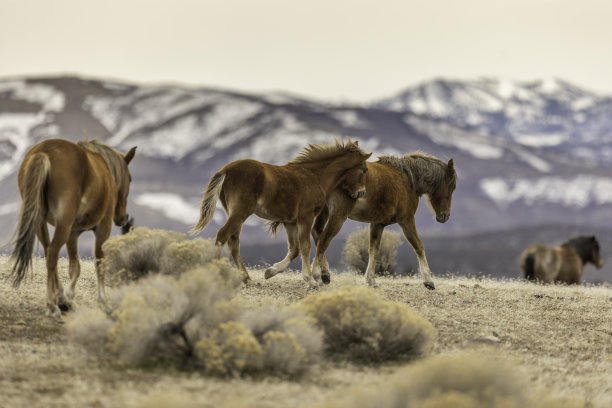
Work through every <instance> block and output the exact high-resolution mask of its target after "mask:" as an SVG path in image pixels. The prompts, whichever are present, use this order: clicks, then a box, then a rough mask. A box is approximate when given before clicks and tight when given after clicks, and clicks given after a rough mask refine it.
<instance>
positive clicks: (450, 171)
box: [446, 159, 455, 178]
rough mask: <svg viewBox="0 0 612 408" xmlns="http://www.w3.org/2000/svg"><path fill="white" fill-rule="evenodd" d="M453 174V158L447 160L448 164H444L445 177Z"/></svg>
mask: <svg viewBox="0 0 612 408" xmlns="http://www.w3.org/2000/svg"><path fill="white" fill-rule="evenodd" d="M454 174H455V162H454V161H453V159H450V160H449V161H448V165H447V166H446V175H447V177H449V178H450V177H453V175H454Z"/></svg>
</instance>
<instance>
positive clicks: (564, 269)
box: [555, 246, 584, 284]
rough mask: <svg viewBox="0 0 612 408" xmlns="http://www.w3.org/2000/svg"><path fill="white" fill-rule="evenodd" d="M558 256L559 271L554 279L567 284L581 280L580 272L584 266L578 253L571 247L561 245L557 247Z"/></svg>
mask: <svg viewBox="0 0 612 408" xmlns="http://www.w3.org/2000/svg"><path fill="white" fill-rule="evenodd" d="M559 256H560V266H559V273H558V274H557V276H556V278H555V281H558V282H564V283H567V284H573V283H577V284H579V283H580V282H581V281H582V272H583V269H584V268H583V264H582V260H581V259H580V256H579V255H578V253H577V252H576V251H575V250H574V248H572V247H569V246H562V247H561V248H559Z"/></svg>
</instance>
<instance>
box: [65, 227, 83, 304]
mask: <svg viewBox="0 0 612 408" xmlns="http://www.w3.org/2000/svg"><path fill="white" fill-rule="evenodd" d="M80 234H81V233H80V232H78V231H74V230H73V231H72V232H71V233H70V237H68V242H66V249H67V250H68V262H69V264H68V274H69V275H70V288H68V291H67V292H66V297H67V298H68V301H70V302H72V300H73V299H74V294H75V292H76V284H77V281H78V280H79V276H80V275H81V264H80V262H79V252H78V240H79V235H80Z"/></svg>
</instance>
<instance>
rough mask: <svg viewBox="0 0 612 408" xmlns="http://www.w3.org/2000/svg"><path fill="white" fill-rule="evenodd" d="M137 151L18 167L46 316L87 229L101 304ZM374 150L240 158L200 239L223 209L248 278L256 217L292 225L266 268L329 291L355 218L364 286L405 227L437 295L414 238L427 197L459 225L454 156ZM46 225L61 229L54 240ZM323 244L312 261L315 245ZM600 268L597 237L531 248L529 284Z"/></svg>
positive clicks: (205, 204)
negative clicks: (61, 266) (386, 236)
mask: <svg viewBox="0 0 612 408" xmlns="http://www.w3.org/2000/svg"><path fill="white" fill-rule="evenodd" d="M135 151H136V147H133V148H131V149H130V150H129V151H128V152H127V153H126V154H122V153H120V152H119V151H117V150H115V149H114V148H112V147H110V146H107V145H105V144H104V143H102V142H99V141H96V140H94V141H80V142H78V143H73V142H70V141H67V140H62V139H49V140H45V141H43V142H40V143H39V144H37V145H35V146H34V147H33V148H32V149H30V150H29V151H28V153H27V154H26V155H25V157H24V160H23V162H22V164H21V166H20V168H19V173H18V185H19V191H20V194H21V197H22V206H21V211H20V215H19V222H18V226H17V232H16V238H15V249H14V251H13V254H12V259H13V261H14V265H13V269H12V276H13V284H14V286H15V287H17V286H18V285H19V284H20V283H21V281H22V280H23V278H24V276H25V273H26V271H27V270H28V269H29V268H30V267H31V263H32V253H33V248H34V244H35V238H36V237H38V239H39V240H40V242H41V244H42V247H43V249H44V253H45V258H46V267H47V307H48V310H49V313H50V314H53V315H57V314H61V311H65V310H68V309H70V307H71V305H72V300H73V298H74V292H75V286H76V283H77V280H78V278H79V275H80V264H79V257H78V250H77V241H78V237H79V235H80V234H81V233H82V232H83V231H93V232H94V235H95V259H96V265H95V267H96V275H97V287H98V302H99V304H100V305H102V306H104V305H105V302H106V295H105V291H104V274H103V271H102V270H101V268H100V261H101V259H102V257H103V252H102V244H103V243H104V241H106V240H107V239H108V237H109V236H110V232H111V228H112V223H113V222H114V223H115V225H117V226H120V227H123V228H124V230H129V226H130V222H129V216H128V213H127V197H128V194H129V188H130V182H131V176H130V171H129V169H128V165H129V164H130V162H131V161H132V159H133V158H134V155H135ZM371 155H372V153H367V152H365V151H363V150H362V149H361V148H359V145H358V142H357V141H351V140H350V139H347V140H346V141H344V142H339V141H337V140H336V141H335V143H334V144H329V145H318V144H311V145H308V146H307V147H305V148H304V149H303V150H302V152H301V153H300V154H299V155H298V156H297V157H295V158H294V159H293V160H291V161H289V162H288V163H287V164H285V165H282V166H276V165H271V164H267V163H262V162H259V161H256V160H237V161H234V162H231V163H229V164H227V165H226V166H224V167H223V168H222V169H221V170H219V171H218V172H217V173H216V174H215V175H214V176H213V177H212V179H211V180H210V182H209V184H208V186H207V188H206V191H205V192H204V197H203V199H202V205H201V210H200V219H199V221H198V223H197V224H196V225H195V226H194V227H193V229H192V231H191V232H192V233H194V234H195V233H197V232H199V231H201V230H202V229H204V228H205V227H206V226H207V224H208V223H209V222H210V220H211V219H212V217H213V214H214V211H215V208H216V204H217V201H220V202H221V205H222V206H223V208H224V210H225V212H226V213H227V220H226V222H225V224H224V225H223V227H221V228H220V229H219V231H218V232H217V236H216V240H215V243H216V244H217V246H218V247H219V248H221V247H222V246H223V245H225V244H227V245H228V246H229V248H230V251H231V255H232V258H233V259H234V262H235V264H236V266H237V268H238V269H240V270H241V272H242V276H243V281H244V282H248V281H249V280H250V277H249V274H248V272H247V269H246V267H245V266H244V263H243V261H242V258H241V256H240V231H241V228H242V224H243V223H244V222H245V220H246V219H247V217H249V216H250V215H251V214H255V215H257V216H259V217H261V218H264V219H266V220H268V221H269V222H268V228H269V231H270V233H271V234H275V233H276V232H277V231H278V229H279V228H280V227H281V226H283V227H284V228H285V231H286V233H287V242H288V251H287V255H286V256H285V258H284V259H283V260H281V261H280V262H277V263H275V264H274V265H272V266H271V267H270V268H268V269H267V270H266V271H265V278H266V279H269V278H271V277H273V276H274V275H276V274H278V273H281V272H283V271H284V270H285V269H286V268H287V267H288V265H289V263H290V262H291V261H292V260H293V259H295V258H296V257H297V256H298V254H301V257H302V276H303V278H304V280H305V281H306V282H307V283H308V285H309V286H310V287H313V288H315V287H318V286H320V285H321V284H322V283H329V282H330V279H331V277H330V273H329V265H328V262H327V259H326V257H325V251H326V250H327V248H328V247H329V245H330V242H331V240H332V239H333V238H334V236H335V235H336V234H337V233H338V232H339V231H340V228H341V227H342V225H343V223H344V222H345V221H346V219H347V218H350V219H352V220H356V221H360V222H366V223H369V224H370V244H369V251H368V255H369V260H368V266H367V269H366V281H367V283H368V284H369V285H370V286H376V281H375V279H374V271H375V266H376V260H377V258H378V254H379V251H380V245H381V238H382V232H383V229H384V228H385V227H386V226H388V225H392V224H398V225H399V226H400V227H401V229H402V230H403V232H404V235H405V237H406V239H407V240H408V242H410V244H411V245H412V247H413V249H414V251H415V253H416V255H417V259H418V262H419V271H420V273H421V276H422V279H423V283H424V285H425V287H427V288H428V289H435V284H434V282H433V279H432V276H431V270H430V268H429V265H428V263H427V258H426V256H425V248H424V246H423V242H422V241H421V239H420V238H419V235H418V234H417V230H416V225H415V213H416V210H417V206H418V204H419V199H420V198H421V196H423V195H425V196H426V197H427V202H428V204H429V206H430V208H431V209H432V211H433V213H434V215H435V218H436V220H437V221H438V222H440V223H444V222H446V221H448V219H449V218H450V210H451V201H452V195H453V192H454V190H455V188H456V186H457V172H456V170H455V166H454V162H453V159H450V160H448V162H445V161H443V160H440V159H438V158H436V157H433V156H429V155H427V154H424V153H420V152H417V153H411V154H405V155H402V156H381V157H379V158H378V161H376V162H368V161H367V159H368V158H370V156H371ZM47 223H48V224H51V225H53V226H54V227H55V232H54V234H53V238H52V239H50V237H49V231H48V227H47ZM311 235H312V237H313V238H314V242H315V245H316V251H315V257H314V260H313V263H312V268H311V264H310V249H311V248H310V237H311ZM64 244H66V247H67V251H68V259H69V266H68V269H69V276H70V280H71V284H70V287H69V289H68V290H67V292H66V293H64V289H63V286H62V284H61V283H60V282H59V279H58V275H57V261H58V257H59V252H60V249H61V247H62V246H63V245H64ZM586 262H592V263H593V264H594V265H596V266H597V267H601V265H602V263H603V262H602V260H601V258H600V256H599V244H598V243H597V240H596V239H595V237H577V238H574V239H572V240H570V241H568V242H567V243H566V244H563V245H562V246H561V247H560V248H551V247H547V246H545V245H542V244H534V245H532V246H530V247H529V248H528V249H527V250H526V251H525V252H524V253H523V255H522V256H521V267H522V269H523V271H524V275H525V277H526V278H527V279H533V280H539V281H543V282H553V281H562V282H567V283H580V281H581V276H582V270H583V266H584V264H585V263H586Z"/></svg>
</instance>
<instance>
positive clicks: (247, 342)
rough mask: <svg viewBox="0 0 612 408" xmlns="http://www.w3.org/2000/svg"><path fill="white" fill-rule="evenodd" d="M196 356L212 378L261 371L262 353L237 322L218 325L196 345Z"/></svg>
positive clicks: (258, 345) (255, 341) (249, 332)
mask: <svg viewBox="0 0 612 408" xmlns="http://www.w3.org/2000/svg"><path fill="white" fill-rule="evenodd" d="M195 353H196V356H197V357H198V358H199V359H200V361H201V362H202V363H203V365H204V369H205V370H206V371H208V372H210V373H213V374H220V375H232V376H238V375H240V374H242V373H245V372H252V371H257V370H260V369H261V368H262V366H263V350H262V348H261V346H260V344H259V343H258V342H257V339H256V338H255V336H253V333H251V331H250V330H249V329H247V328H246V327H244V326H243V325H242V324H241V323H238V322H236V321H232V322H227V323H222V324H220V325H219V326H218V327H217V328H216V329H214V330H213V331H212V332H211V333H209V334H208V336H206V337H204V338H203V339H202V340H200V341H198V343H197V344H196V347H195Z"/></svg>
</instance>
